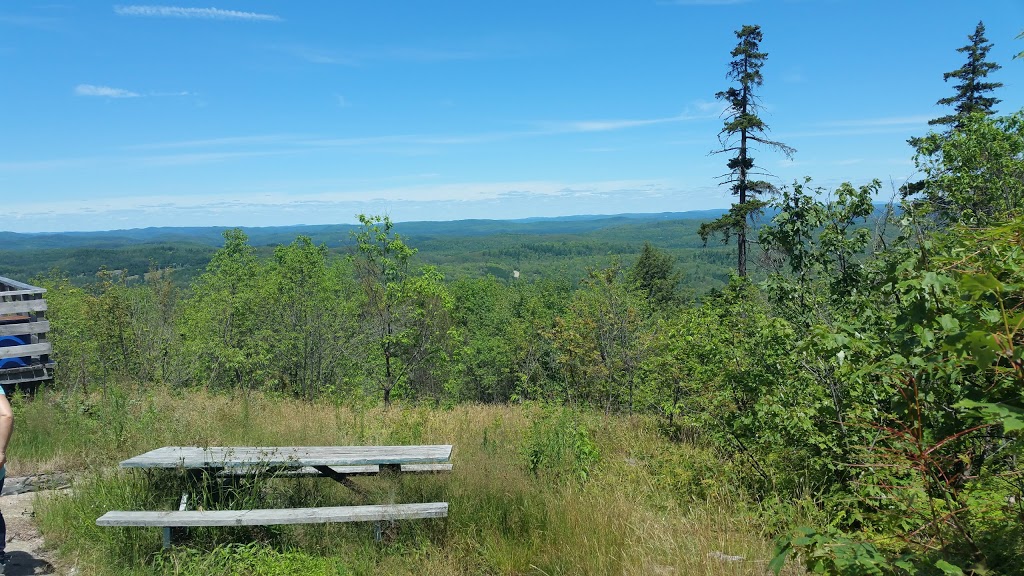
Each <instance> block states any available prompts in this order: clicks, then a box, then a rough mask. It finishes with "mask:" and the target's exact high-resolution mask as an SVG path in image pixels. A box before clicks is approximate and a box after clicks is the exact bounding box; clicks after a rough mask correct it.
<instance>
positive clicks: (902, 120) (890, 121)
mask: <svg viewBox="0 0 1024 576" xmlns="http://www.w3.org/2000/svg"><path fill="white" fill-rule="evenodd" d="M931 118H932V117H931V116H924V115H918V116H890V117H887V118H861V119H858V120H830V121H828V122H822V126H835V127H843V128H868V127H875V126H909V125H915V124H926V123H927V122H928V120H931Z"/></svg>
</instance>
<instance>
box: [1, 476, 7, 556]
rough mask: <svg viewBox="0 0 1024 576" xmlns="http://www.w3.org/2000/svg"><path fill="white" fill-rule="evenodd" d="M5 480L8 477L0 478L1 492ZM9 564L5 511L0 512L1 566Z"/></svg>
mask: <svg viewBox="0 0 1024 576" xmlns="http://www.w3.org/2000/svg"><path fill="white" fill-rule="evenodd" d="M4 480H7V475H6V474H4V476H3V478H0V492H2V491H3V489H4ZM6 563H7V522H5V521H4V511H3V510H0V564H6Z"/></svg>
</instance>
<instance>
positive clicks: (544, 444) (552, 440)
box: [524, 408, 600, 482]
mask: <svg viewBox="0 0 1024 576" xmlns="http://www.w3.org/2000/svg"><path fill="white" fill-rule="evenodd" d="M524 443H525V452H526V459H527V463H528V466H529V469H530V472H532V473H533V474H534V475H540V474H541V473H544V472H547V473H552V474H554V475H556V476H563V475H564V476H568V477H572V478H575V479H577V480H579V481H580V482H585V481H586V480H587V479H588V478H590V476H591V475H592V474H593V471H594V467H595V466H596V465H597V463H598V461H599V460H600V454H599V452H598V449H597V445H596V444H595V443H594V440H593V439H592V438H591V437H590V431H589V430H588V429H587V426H586V424H585V423H583V421H582V420H581V418H580V416H579V414H576V413H574V412H573V411H571V410H569V409H567V408H548V409H545V410H544V411H542V413H541V414H540V415H539V417H537V418H536V419H535V420H534V421H533V425H532V426H531V427H530V430H529V431H528V432H527V434H526V438H525V440H524Z"/></svg>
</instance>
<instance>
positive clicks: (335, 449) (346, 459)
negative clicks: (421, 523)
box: [121, 445, 452, 468]
mask: <svg viewBox="0 0 1024 576" xmlns="http://www.w3.org/2000/svg"><path fill="white" fill-rule="evenodd" d="M451 454H452V447H451V445H434V446H276V447H275V446H268V447H253V446H231V447H210V448H198V447H192V446H165V447H163V448H157V449H156V450H151V451H149V452H146V453H145V454H141V455H139V456H135V457H134V458H129V459H127V460H125V461H123V462H121V467H122V468H235V467H241V468H246V467H290V468H302V467H304V466H365V465H374V464H378V465H388V464H436V463H445V462H448V461H449V460H450V459H451Z"/></svg>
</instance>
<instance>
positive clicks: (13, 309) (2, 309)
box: [0, 292, 46, 315]
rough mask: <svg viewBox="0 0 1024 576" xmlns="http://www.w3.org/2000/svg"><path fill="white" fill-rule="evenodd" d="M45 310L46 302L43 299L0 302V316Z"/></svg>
mask: <svg viewBox="0 0 1024 576" xmlns="http://www.w3.org/2000/svg"><path fill="white" fill-rule="evenodd" d="M0 294H3V292H0ZM45 310H46V300H43V299H36V300H15V301H13V302H0V315H7V314H22V313H25V312H44V311H45Z"/></svg>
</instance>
